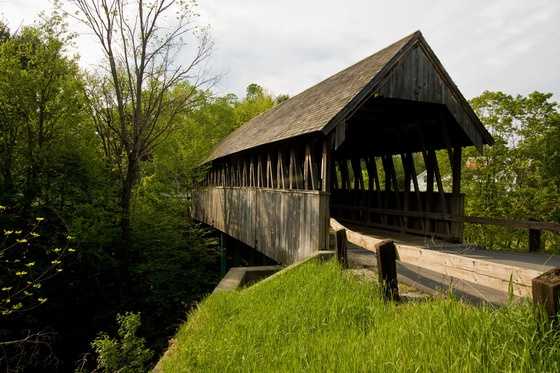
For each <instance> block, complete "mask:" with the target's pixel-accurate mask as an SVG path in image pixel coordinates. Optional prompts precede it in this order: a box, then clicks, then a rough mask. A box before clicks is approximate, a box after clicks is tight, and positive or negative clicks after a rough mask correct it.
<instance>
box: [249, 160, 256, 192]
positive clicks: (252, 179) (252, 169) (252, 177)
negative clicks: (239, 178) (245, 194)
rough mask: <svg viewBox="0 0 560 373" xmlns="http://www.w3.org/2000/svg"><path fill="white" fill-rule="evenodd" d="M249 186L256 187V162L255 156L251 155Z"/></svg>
mask: <svg viewBox="0 0 560 373" xmlns="http://www.w3.org/2000/svg"><path fill="white" fill-rule="evenodd" d="M249 186H250V187H255V186H256V185H255V162H254V160H253V157H251V161H250V163H249Z"/></svg>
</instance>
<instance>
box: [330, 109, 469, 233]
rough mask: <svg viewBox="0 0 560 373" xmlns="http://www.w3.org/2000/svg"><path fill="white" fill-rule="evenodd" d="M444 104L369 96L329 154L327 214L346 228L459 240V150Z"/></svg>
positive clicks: (461, 142)
mask: <svg viewBox="0 0 560 373" xmlns="http://www.w3.org/2000/svg"><path fill="white" fill-rule="evenodd" d="M469 144H470V140H469V138H468V137H467V135H466V134H465V132H464V131H463V130H462V128H461V127H460V126H459V124H458V123H457V122H456V120H455V119H454V117H453V115H451V113H450V112H449V110H448V109H447V108H446V106H445V105H441V104H433V103H424V102H418V101H407V100H397V99H382V98H372V99H370V100H369V101H368V102H366V103H365V104H364V105H362V106H361V107H360V108H359V109H358V110H357V111H356V112H355V113H354V115H352V116H351V118H350V119H349V120H348V121H347V124H346V132H345V139H344V142H343V143H342V144H341V145H340V146H339V148H338V149H336V150H334V151H333V153H332V160H331V182H330V214H331V216H332V217H334V218H335V219H337V220H339V221H341V222H346V223H349V224H358V225H363V226H369V227H374V228H377V229H383V230H391V231H398V232H401V233H407V234H416V235H423V236H427V237H435V238H439V239H443V240H448V241H457V242H458V241H461V240H462V235H463V223H462V222H461V221H460V218H461V217H462V216H463V210H464V195H463V194H462V193H461V192H460V175H461V148H462V147H463V146H466V145H469Z"/></svg>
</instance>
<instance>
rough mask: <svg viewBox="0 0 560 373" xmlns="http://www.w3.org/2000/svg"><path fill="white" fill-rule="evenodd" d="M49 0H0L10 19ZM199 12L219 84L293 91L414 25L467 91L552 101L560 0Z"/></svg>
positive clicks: (267, 4)
mask: <svg viewBox="0 0 560 373" xmlns="http://www.w3.org/2000/svg"><path fill="white" fill-rule="evenodd" d="M49 7H50V5H49V2H48V1H44V0H41V1H39V0H0V14H1V15H2V16H3V18H4V19H5V20H7V21H8V24H9V25H10V27H11V28H16V27H17V26H19V25H21V24H28V23H31V22H32V21H33V20H34V18H35V17H36V15H37V14H38V13H39V12H40V11H41V10H47V9H49ZM199 12H200V13H201V17H200V22H201V23H204V24H209V25H210V27H211V33H212V35H213V39H214V41H215V50H214V54H213V57H212V60H211V67H212V69H213V71H214V72H215V73H217V74H220V75H222V78H221V80H220V82H219V84H218V86H217V87H216V90H217V91H218V92H219V93H226V92H233V93H236V94H238V95H242V94H243V92H244V89H245V87H246V86H247V85H248V84H249V83H252V82H255V83H259V84H261V85H263V86H264V87H266V88H267V89H268V90H269V91H271V92H273V93H275V94H280V93H288V94H290V95H294V94H297V93H298V92H300V91H302V90H304V89H305V88H307V87H309V86H311V85H313V84H315V83H317V82H319V81H320V80H322V79H324V78H326V77H328V76H330V75H332V74H334V73H336V72H337V71H339V70H341V69H343V68H345V67H347V66H349V65H351V64H352V63H354V62H357V61H358V60H360V59H362V58H364V57H366V56H368V55H370V54H372V53H374V52H375V51H377V50H379V49H380V48H383V47H384V46H386V45H388V44H390V43H392V42H394V41H396V40H398V39H400V38H401V37H403V36H405V35H408V34H410V33H412V32H413V31H415V30H421V31H422V33H423V34H424V37H425V38H426V40H427V41H428V43H429V44H430V45H431V46H432V49H433V50H434V51H435V53H436V54H437V55H438V57H439V58H440V60H441V61H442V63H443V65H444V66H445V68H446V69H447V71H448V72H449V74H450V75H451V77H452V78H453V80H454V81H455V83H456V84H457V85H458V86H459V88H460V89H461V90H462V92H463V94H464V95H465V96H466V97H467V98H470V97H473V96H476V95H478V94H480V93H481V92H482V91H483V90H486V89H488V90H502V91H506V92H508V93H511V94H527V93H529V92H531V91H534V90H539V91H545V92H552V93H554V94H555V99H556V100H560V1H559V0H530V1H529V0H525V1H521V0H497V1H490V0H476V1H473V0H471V1H451V0H431V1H398V0H391V1H371V0H346V1H344V0H338V1H330V0H317V1H316V0H313V1H309V0H281V1H278V0H270V1H269V0H199ZM71 26H74V25H71ZM78 49H79V53H80V55H81V56H82V61H81V63H82V65H84V66H87V65H88V63H91V62H93V61H95V60H96V59H98V58H99V48H98V47H96V46H95V43H94V42H92V40H91V38H88V36H87V35H83V34H82V35H81V37H80V40H79V42H78Z"/></svg>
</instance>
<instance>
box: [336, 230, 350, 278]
mask: <svg viewBox="0 0 560 373" xmlns="http://www.w3.org/2000/svg"><path fill="white" fill-rule="evenodd" d="M335 234H336V259H337V260H338V262H339V263H340V265H341V266H342V268H348V240H347V238H346V229H339V230H337V231H336V233H335Z"/></svg>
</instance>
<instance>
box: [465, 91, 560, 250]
mask: <svg viewBox="0 0 560 373" xmlns="http://www.w3.org/2000/svg"><path fill="white" fill-rule="evenodd" d="M551 97H552V95H551V94H544V93H539V92H533V93H531V94H529V95H528V96H516V97H513V96H510V95H507V94H505V93H502V92H484V93H483V94H482V95H481V96H479V97H476V98H474V99H473V100H472V101H471V104H472V106H473V108H474V109H475V111H476V112H477V114H478V115H479V117H480V118H481V120H482V122H483V123H484V124H485V125H486V126H487V127H488V128H489V129H490V131H491V133H492V135H493V136H494V139H495V140H496V143H495V145H493V146H491V147H486V148H485V149H484V155H479V154H477V152H476V150H475V149H472V148H471V149H466V151H465V152H464V161H465V162H466V164H465V167H464V168H463V191H464V192H465V194H466V213H467V214H470V215H479V216H495V217H508V218H511V219H520V220H527V219H535V220H539V221H556V222H560V177H559V175H560V152H559V150H558V149H560V108H559V106H558V104H557V103H556V102H553V101H551ZM466 236H467V238H468V239H469V240H470V241H475V242H477V243H482V244H483V245H485V246H487V247H490V248H501V249H520V250H526V248H527V238H526V236H527V233H526V232H524V231H510V230H504V229H503V228H498V227H477V226H467V231H466ZM558 247H560V239H559V238H558V236H557V235H556V236H550V239H548V240H547V249H549V250H552V251H554V250H556V252H558V251H557V250H558Z"/></svg>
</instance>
